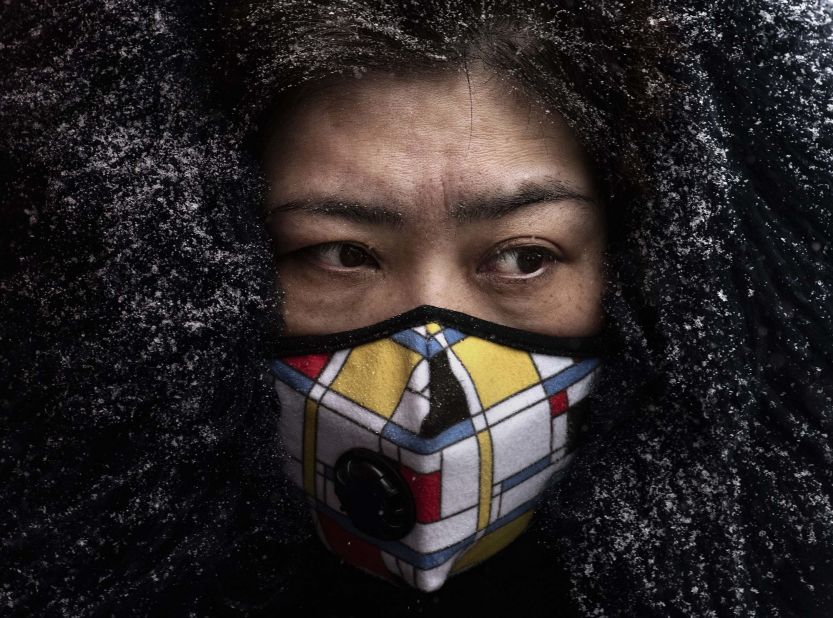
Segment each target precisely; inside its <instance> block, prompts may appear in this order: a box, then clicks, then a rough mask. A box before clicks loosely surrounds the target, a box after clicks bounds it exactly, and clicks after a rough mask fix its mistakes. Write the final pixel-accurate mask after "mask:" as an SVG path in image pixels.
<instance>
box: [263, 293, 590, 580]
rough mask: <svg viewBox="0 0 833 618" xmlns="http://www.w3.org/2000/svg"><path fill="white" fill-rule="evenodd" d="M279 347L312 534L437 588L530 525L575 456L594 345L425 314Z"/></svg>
mask: <svg viewBox="0 0 833 618" xmlns="http://www.w3.org/2000/svg"><path fill="white" fill-rule="evenodd" d="M276 349H277V350H280V357H279V358H276V359H274V360H272V361H271V372H272V375H273V376H274V383H275V388H276V390H277V393H278V397H279V399H280V404H281V418H280V430H281V434H282V439H283V442H284V444H285V445H286V447H287V449H288V451H289V454H290V456H291V460H290V461H288V463H287V466H288V470H287V472H288V474H289V476H290V477H291V478H292V479H293V481H294V482H295V483H297V484H298V485H299V486H300V487H302V488H303V490H304V491H305V492H306V494H307V496H308V498H309V501H310V504H311V506H312V511H313V518H314V521H315V525H316V529H317V530H318V534H319V536H320V537H321V539H322V540H323V542H324V543H325V544H326V545H327V547H329V548H330V549H331V550H332V551H333V552H335V553H336V554H338V555H339V556H341V557H343V558H344V559H345V560H346V561H347V562H350V563H352V564H354V565H355V566H357V567H360V568H362V569H364V570H366V571H370V572H371V573H374V574H376V575H379V576H381V577H384V578H386V579H389V580H392V581H398V582H401V581H404V582H405V583H407V584H408V585H410V586H413V587H415V588H418V589H420V590H423V591H431V590H436V589H438V588H439V587H440V586H442V585H443V583H444V582H445V580H446V578H447V577H449V575H451V574H454V573H458V572H460V571H463V570H464V569H466V568H468V567H470V566H472V565H474V564H476V563H478V562H480V561H482V560H484V559H486V558H488V557H490V556H491V555H493V554H495V553H496V552H498V551H499V550H500V549H502V548H503V547H505V546H506V545H508V544H509V543H510V542H512V541H513V540H514V539H515V538H516V537H517V536H518V535H519V534H520V533H521V532H522V531H523V530H524V529H525V528H526V526H527V524H528V522H529V520H530V518H531V516H532V509H533V507H534V505H535V501H536V499H537V498H538V497H539V496H540V494H541V493H542V492H543V490H544V489H545V487H546V486H547V485H548V483H551V482H554V480H555V479H556V478H559V477H560V476H561V474H563V471H564V469H565V466H566V465H567V464H568V463H569V461H570V459H571V457H572V455H571V453H572V451H573V450H574V448H575V446H576V444H577V437H578V434H579V433H580V432H581V430H582V425H583V422H584V421H583V415H584V414H585V412H586V405H583V404H586V403H587V402H586V401H585V396H586V395H587V393H588V391H589V389H590V387H591V384H592V382H593V380H594V379H595V377H596V375H597V372H598V370H599V365H600V360H599V358H598V353H599V351H600V349H601V346H600V342H599V340H598V338H596V337H547V336H542V335H536V334H533V333H529V332H526V331H520V330H516V329H511V328H507V327H504V326H500V325H497V324H493V323H490V322H485V321H483V320H479V319H476V318H473V317H471V316H468V315H465V314H461V313H456V312H452V311H448V310H445V309H438V308H436V307H427V306H425V307H418V308H417V309H414V310H412V311H409V312H408V313H405V314H402V315H400V316H396V317H394V318H392V319H390V320H386V321H384V322H382V323H379V324H376V325H374V326H371V327H367V328H361V329H358V330H354V331H349V332H344V333H337V334H334V335H320V336H306V337H283V338H280V339H279V340H278V341H277V342H276Z"/></svg>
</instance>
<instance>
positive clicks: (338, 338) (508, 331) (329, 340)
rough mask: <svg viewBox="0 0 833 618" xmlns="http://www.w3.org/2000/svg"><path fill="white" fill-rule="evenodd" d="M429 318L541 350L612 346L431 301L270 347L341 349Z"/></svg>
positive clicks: (558, 352)
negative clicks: (508, 323) (526, 327)
mask: <svg viewBox="0 0 833 618" xmlns="http://www.w3.org/2000/svg"><path fill="white" fill-rule="evenodd" d="M427 322H439V323H440V324H442V325H443V326H449V327H451V328H455V329H457V330H460V331H461V332H463V333H465V334H466V335H474V336H475V337H480V338H481V339H488V340H489V341H494V342H495V343H499V344H502V345H506V346H509V347H512V348H517V349H520V350H524V351H526V352H535V353H538V354H550V355H554V356H601V355H603V354H604V353H605V351H606V350H607V349H608V348H609V345H607V344H606V341H605V338H604V337H602V336H599V335H593V336H587V337H556V336H552V335H541V334H539V333H533V332H530V331H526V330H521V329H518V328H511V327H509V326H503V325H502V324H496V323H494V322H488V321H486V320H481V319H480V318H475V317H474V316H471V315H468V314H465V313H460V312H458V311H452V310H450V309H442V308H440V307H434V306H431V305H422V306H420V307H416V308H415V309H411V310H410V311H407V312H405V313H402V314H399V315H396V316H393V317H392V318H389V319H387V320H384V321H382V322H377V323H376V324H372V325H370V326H364V327H362V328H357V329H354V330H348V331H342V332H338V333H331V334H326V335H297V336H283V337H275V338H273V339H272V340H271V341H270V342H269V344H267V348H268V352H269V354H270V356H272V357H275V356H292V355H295V354H311V353H316V352H322V353H323V352H337V351H338V350H345V349H348V348H353V347H355V346H358V345H361V344H364V343H370V342H371V341H376V340H378V339H385V338H387V337H390V336H391V335H393V334H395V333H398V332H400V331H403V330H406V329H408V328H412V327H414V326H421V325H423V324H426V323H427Z"/></svg>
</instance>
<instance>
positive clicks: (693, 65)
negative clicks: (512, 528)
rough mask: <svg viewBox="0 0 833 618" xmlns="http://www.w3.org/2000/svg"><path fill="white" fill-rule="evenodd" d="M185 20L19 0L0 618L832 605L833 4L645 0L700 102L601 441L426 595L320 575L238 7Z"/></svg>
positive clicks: (691, 98) (654, 242) (679, 140)
mask: <svg viewBox="0 0 833 618" xmlns="http://www.w3.org/2000/svg"><path fill="white" fill-rule="evenodd" d="M186 4H187V8H186ZM186 4H183V3H175V2H168V1H163V0H160V1H157V2H149V3H148V2H138V1H134V0H122V1H118V2H102V1H98V0H78V1H77V2H73V3H69V4H67V3H59V2H53V1H49V2H44V1H38V2H14V3H7V4H6V5H4V6H3V7H2V8H0V80H2V89H0V127H2V129H0V208H2V211H0V212H2V218H3V222H2V226H0V235H2V237H3V243H2V248H1V249H0V250H2V252H3V260H2V277H3V279H2V281H3V283H2V291H3V301H2V306H0V311H2V316H0V336H1V337H2V346H0V368H2V381H0V384H2V389H3V390H2V397H0V402H2V406H3V414H2V420H0V452H1V453H2V455H0V462H2V468H0V469H1V470H2V478H3V479H4V488H3V498H4V501H5V504H4V505H3V509H2V511H3V512H4V513H5V514H6V515H5V517H3V518H2V519H0V539H2V548H3V549H2V555H1V557H2V560H0V573H2V575H0V581H2V584H0V602H2V604H3V605H5V606H6V607H9V608H11V610H12V612H13V613H17V614H20V615H31V614H37V615H53V614H59V613H63V614H67V615H98V614H110V613H113V614H114V615H130V614H136V615H147V614H154V613H160V612H166V613H168V614H171V613H183V614H184V613H186V610H187V609H188V608H191V609H193V610H194V611H197V612H198V613H200V614H206V613H220V612H222V613H231V612H234V611H238V612H240V613H245V612H250V613H256V612H257V611H260V610H268V611H273V612H277V611H278V610H281V609H282V610H284V611H289V612H290V613H291V612H292V610H293V609H297V608H298V607H300V606H302V605H305V606H308V607H319V608H321V607H324V606H325V605H326V601H324V600H322V598H323V597H324V596H326V595H330V599H331V602H332V605H331V606H328V607H331V608H340V612H339V613H340V615H353V614H355V615H365V616H367V615H373V614H374V613H381V612H382V611H389V612H392V613H404V612H412V613H415V614H418V613H423V612H425V613H427V612H431V613H436V612H438V611H443V610H445V611H447V612H448V613H455V612H457V611H467V608H470V607H477V606H478V603H480V604H482V606H483V607H497V606H500V604H501V602H502V603H503V604H504V606H505V607H506V608H511V607H517V610H518V611H519V612H521V613H524V614H526V615H539V614H541V615H543V614H544V613H545V612H546V613H548V614H549V613H557V611H558V608H559V607H562V606H563V603H567V602H569V603H571V604H572V606H571V609H570V611H573V612H577V613H580V614H582V615H597V616H608V615H610V616H612V615H639V616H642V615H660V616H666V615H696V616H707V615H715V616H718V615H721V616H722V615H749V616H754V615H771V616H790V615H796V616H821V615H829V613H830V611H831V610H832V609H833V577H831V576H830V572H831V568H833V564H831V562H833V504H831V499H833V466H832V465H831V464H833V448H831V437H830V436H831V435H833V318H832V317H831V307H833V260H831V251H833V245H831V241H833V209H831V204H833V44H831V40H833V27H832V26H831V11H830V9H829V8H826V7H829V5H828V4H822V5H819V4H818V3H816V2H810V1H806V2H786V1H776V0H755V1H749V2H744V3H733V2H697V1H694V0H691V1H688V2H675V3H667V5H663V4H661V5H660V6H656V7H654V9H652V10H653V11H654V12H655V16H652V17H651V19H652V20H655V22H656V23H662V24H664V25H665V26H667V28H668V30H669V32H670V33H671V36H672V38H673V41H674V43H675V47H674V53H673V54H671V53H669V54H668V57H667V58H665V59H664V60H663V62H662V69H663V71H665V72H667V74H668V75H669V76H671V77H672V78H673V79H672V81H673V82H675V83H676V84H677V87H676V88H674V89H673V95H672V98H671V99H670V102H669V103H668V110H667V119H666V121H665V124H664V125H663V129H662V130H661V131H658V132H657V134H656V136H652V139H653V138H654V137H655V138H656V141H655V142H652V143H650V144H645V146H644V148H643V152H645V153H650V155H651V156H650V158H648V159H646V161H645V173H646V177H647V179H648V182H649V183H650V184H651V187H652V189H653V191H652V196H653V197H652V199H651V200H646V201H645V202H644V203H642V204H641V205H639V206H638V207H636V206H634V207H629V208H628V209H627V210H626V211H625V212H623V213H621V225H622V226H623V228H622V229H623V231H622V233H621V234H619V236H618V241H617V243H616V245H615V247H614V249H615V250H614V251H613V252H612V256H611V262H610V271H609V277H610V285H609V288H610V289H609V292H608V294H607V297H606V299H605V308H606V311H607V315H608V316H609V318H610V321H611V322H612V323H613V324H615V325H616V336H618V337H619V338H620V339H621V342H622V345H621V346H620V349H619V351H618V352H617V355H616V357H614V358H611V359H610V361H609V363H608V364H607V366H606V371H605V373H604V375H605V376H606V377H605V378H604V381H603V384H601V385H600V388H599V389H598V391H597V392H596V393H595V394H594V416H593V419H594V420H593V422H592V426H591V428H590V434H591V435H590V438H589V441H588V444H587V446H586V447H585V448H584V449H582V451H581V453H580V457H579V458H577V460H576V462H575V464H574V465H573V467H572V468H571V472H570V474H569V475H568V477H567V479H566V480H565V481H564V482H563V483H561V484H559V485H557V486H555V487H553V489H552V491H551V492H550V493H548V494H547V495H546V496H545V499H544V501H543V503H542V506H541V508H540V510H539V513H538V516H537V517H536V519H535V520H534V526H533V529H532V530H531V531H530V532H529V533H527V534H526V535H524V537H525V538H524V539H523V540H522V541H518V545H517V546H516V547H513V548H509V549H507V550H506V552H505V554H502V555H501V556H498V557H496V558H494V559H493V560H494V564H493V565H490V564H489V563H486V564H484V565H481V566H480V567H477V568H476V569H474V570H472V571H471V572H469V573H466V574H462V575H460V576H459V577H458V578H457V579H459V581H455V579H452V580H450V581H449V583H448V584H447V587H446V588H444V589H443V590H442V591H440V593H438V595H436V596H434V597H424V596H419V595H416V594H413V593H402V592H401V591H397V590H396V589H393V588H390V587H388V588H384V587H383V585H382V584H380V583H378V582H375V581H372V580H370V578H368V577H367V576H364V575H362V574H357V573H352V572H350V571H349V570H347V569H345V568H344V567H342V566H340V565H338V564H337V562H336V560H335V559H334V558H332V557H330V556H329V555H325V554H324V553H323V551H322V550H321V548H320V547H318V545H317V544H316V543H317V542H316V541H315V539H313V538H312V537H311V534H312V530H311V527H310V523H309V521H308V516H307V513H306V506H305V504H304V503H303V502H302V501H301V500H300V499H299V498H298V497H297V495H296V494H295V492H294V491H293V490H292V489H291V488H290V485H289V483H288V482H287V480H286V479H285V478H284V476H283V474H282V473H281V466H280V462H281V448H280V444H278V442H277V437H276V436H277V431H276V418H277V415H278V413H279V411H278V410H277V409H276V404H275V401H274V398H273V397H272V395H271V393H270V391H269V387H268V385H267V383H266V382H265V380H264V379H263V371H262V370H263V360H264V358H265V353H264V349H265V347H264V338H265V335H264V333H266V332H267V331H268V327H267V325H268V322H269V320H270V319H273V316H274V315H275V311H276V303H277V301H276V298H275V293H274V291H273V289H272V279H273V276H272V271H271V268H272V262H271V257H270V246H269V241H268V239H267V236H266V232H265V230H264V229H263V228H262V226H261V225H260V223H259V221H258V219H257V216H256V205H257V204H258V203H260V201H261V200H262V199H263V195H264V194H263V190H264V185H263V181H262V178H261V177H260V176H259V174H258V171H257V166H256V164H255V162H254V160H253V158H252V157H251V155H250V154H248V152H247V151H246V149H245V148H244V147H243V143H244V141H245V140H244V132H245V121H244V120H241V118H238V117H235V116H234V113H233V112H230V111H229V109H230V108H229V106H228V105H227V104H226V103H227V102H226V101H221V100H220V99H222V97H219V96H218V93H219V92H221V91H222V90H223V88H225V87H227V86H228V83H229V82H228V81H227V79H226V78H225V77H224V78H222V79H221V78H220V77H219V75H220V73H222V71H221V70H220V69H218V62H217V59H216V55H217V54H218V53H220V52H219V51H218V50H220V49H221V48H222V47H223V45H222V44H221V43H218V40H219V39H222V38H223V37H224V36H226V34H223V33H224V32H225V33H227V30H225V28H224V24H222V23H220V22H221V21H222V16H221V11H219V10H218V9H217V8H216V7H215V6H214V4H213V3H211V2H206V3H186ZM263 4H264V6H267V7H271V8H267V9H264V10H266V11H267V12H268V11H269V10H271V11H272V12H273V14H277V15H280V11H288V10H290V8H291V6H290V5H298V4H299V3H297V2H295V3H293V2H279V1H277V0H276V1H275V2H271V3H270V2H265V3H263ZM300 4H304V5H305V10H309V11H325V10H330V9H332V8H335V9H336V10H346V11H347V10H349V11H351V12H352V14H354V16H355V15H357V14H361V15H364V14H365V13H364V12H367V11H370V12H371V13H372V11H374V10H376V9H374V8H373V7H374V6H376V5H377V4H380V5H384V4H385V3H361V2H359V3H357V2H347V1H342V0H337V1H335V2H331V3H321V6H318V4H316V3H300ZM444 4H445V5H449V6H453V5H455V4H465V3H460V2H457V3H455V2H451V1H449V2H445V3H444ZM591 4H592V3H591ZM496 5H500V3H496ZM563 5H564V7H565V8H567V7H569V10H573V11H581V10H585V9H586V8H587V7H586V6H585V5H584V4H583V3H581V2H572V1H571V2H564V3H563ZM605 5H607V6H603V7H602V8H599V7H596V8H594V9H593V10H597V11H598V12H599V14H600V15H601V17H599V19H605V20H607V23H608V24H609V25H613V24H616V23H621V26H622V28H631V29H634V28H638V27H640V24H639V23H636V21H635V19H636V17H633V16H632V15H629V13H628V6H629V4H628V3H625V2H622V3H619V2H611V3H605ZM368 7H369V8H368ZM379 10H381V9H379ZM487 13H488V11H486V12H484V16H485V15H487ZM379 14H380V15H381V14H382V13H379ZM484 18H485V17H484ZM640 19H641V17H640ZM617 20H618V21H617ZM646 23H647V22H646ZM611 27H612V26H611ZM278 43H280V42H278ZM253 46H256V45H254V44H253ZM625 70H627V67H625ZM215 78H216V79H215ZM255 90H256V89H255ZM316 578H317V579H316ZM484 582H485V583H484ZM553 582H557V583H556V584H555V585H553ZM501 586H503V587H504V588H503V590H500V591H498V589H499V587H501ZM484 589H486V590H484ZM504 591H505V592H504ZM316 596H317V597H319V598H316ZM501 598H502V599H503V600H502V601H501V600H500V599H501ZM519 598H526V599H530V601H529V605H526V606H525V605H524V603H525V602H524V601H518V599H519ZM358 600H360V601H361V603H359V602H358ZM514 603H517V605H513V604H514Z"/></svg>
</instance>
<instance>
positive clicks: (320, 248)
mask: <svg viewBox="0 0 833 618" xmlns="http://www.w3.org/2000/svg"><path fill="white" fill-rule="evenodd" d="M304 252H305V253H306V254H307V255H308V256H309V258H310V259H311V260H312V261H314V262H317V263H318V265H320V266H323V267H324V268H329V269H331V270H354V269H359V268H363V267H364V268H378V267H379V264H378V262H377V261H376V259H375V258H374V257H373V255H371V253H370V251H369V250H368V249H366V248H364V247H362V246H360V245H355V244H352V243H346V242H330V243H324V244H320V245H315V246H314V247H309V248H307V249H305V251H304Z"/></svg>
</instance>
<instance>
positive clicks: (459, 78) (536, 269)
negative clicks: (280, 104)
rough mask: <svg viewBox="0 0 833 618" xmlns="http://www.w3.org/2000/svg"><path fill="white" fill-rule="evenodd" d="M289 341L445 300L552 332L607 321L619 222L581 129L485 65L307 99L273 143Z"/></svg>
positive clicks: (274, 210)
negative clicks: (609, 229) (609, 210)
mask: <svg viewBox="0 0 833 618" xmlns="http://www.w3.org/2000/svg"><path fill="white" fill-rule="evenodd" d="M265 171H266V176H267V180H268V182H269V187H270V194H269V198H268V203H267V206H266V208H267V213H268V214H267V217H266V221H267V225H268V227H269V230H270V233H271V235H272V237H273V239H274V243H275V247H276V252H277V257H276V266H277V277H278V283H279V285H280V287H281V288H282V289H283V291H284V307H283V309H284V318H285V324H286V330H285V332H286V334H293V335H300V334H324V333H332V332H338V331H343V330H350V329H354V328H359V327H362V326H367V325H370V324H374V323H376V322H379V321H381V320H384V319H386V318H389V317H391V316H394V315H396V314H399V313H402V312H404V311H407V310H409V309H412V308H414V307H417V306H419V305H435V306H438V307H444V308H447V309H452V310H456V311H461V312H464V313H468V314H470V315H473V316H476V317H479V318H481V319H484V320H489V321H492V322H497V323H500V324H503V325H506V326H511V327H515V328H520V329H524V330H528V331H532V332H539V333H542V334H550V335H562V336H582V335H590V334H594V333H596V332H598V330H599V329H600V328H601V324H602V308H601V298H602V293H603V290H604V275H603V260H602V257H603V250H604V244H605V226H604V216H603V209H602V206H601V200H600V199H599V196H598V195H597V194H596V193H595V192H594V189H593V186H592V180H591V178H592V174H591V170H590V168H589V166H588V163H587V162H586V158H585V156H584V155H583V153H582V150H581V148H580V146H579V144H578V142H577V141H576V139H575V138H574V137H573V135H572V134H571V132H570V130H569V129H568V127H567V125H566V124H565V123H564V121H563V120H562V119H561V118H560V116H559V115H558V114H556V113H547V112H546V111H545V110H542V109H540V108H539V107H537V106H536V105H535V104H533V103H532V102H530V101H529V100H528V99H526V98H525V97H523V96H521V95H520V94H519V93H518V92H510V89H509V87H508V85H507V83H506V82H502V81H501V80H498V79H494V77H493V76H491V75H489V74H488V73H486V72H485V71H478V72H471V73H470V74H469V76H468V79H467V77H466V75H465V74H464V73H462V72H459V73H457V72H447V73H443V74H439V75H436V74H435V75H432V76H426V75H409V76H399V77H395V76H365V77H364V78H363V79H361V80H342V81H338V82H337V83H335V84H331V85H327V86H325V87H323V88H320V89H318V90H316V91H315V92H313V93H311V94H308V95H307V96H305V97H304V98H303V100H302V102H301V103H300V104H298V105H296V106H294V107H293V109H292V110H291V111H290V112H289V113H288V114H286V115H285V116H284V117H283V118H281V121H280V123H279V124H278V126H277V127H276V128H275V130H274V131H273V133H272V135H271V138H270V141H269V143H268V146H267V149H266V156H265Z"/></svg>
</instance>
